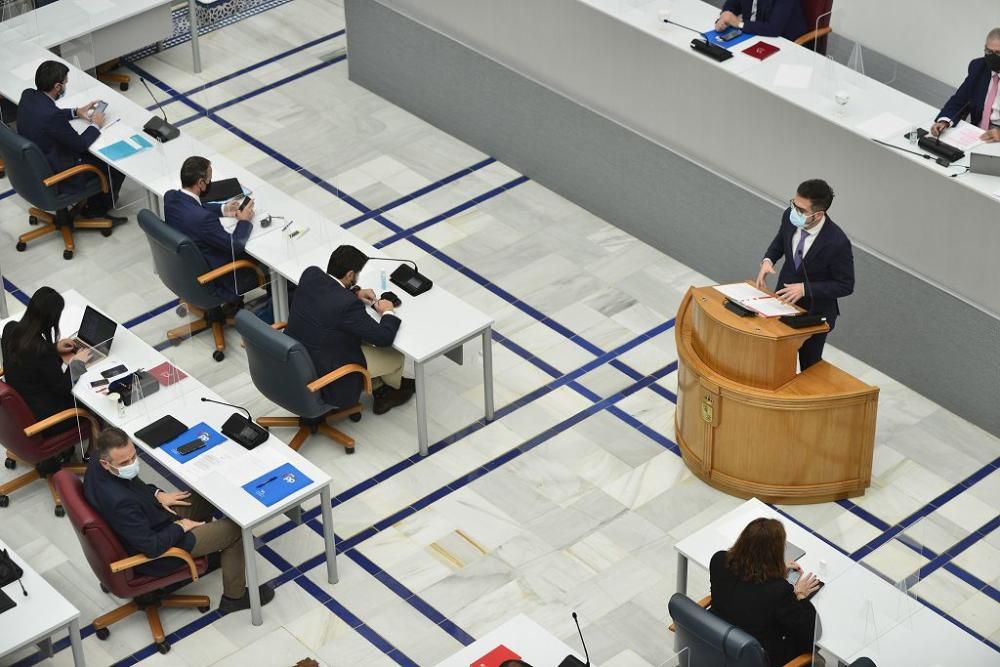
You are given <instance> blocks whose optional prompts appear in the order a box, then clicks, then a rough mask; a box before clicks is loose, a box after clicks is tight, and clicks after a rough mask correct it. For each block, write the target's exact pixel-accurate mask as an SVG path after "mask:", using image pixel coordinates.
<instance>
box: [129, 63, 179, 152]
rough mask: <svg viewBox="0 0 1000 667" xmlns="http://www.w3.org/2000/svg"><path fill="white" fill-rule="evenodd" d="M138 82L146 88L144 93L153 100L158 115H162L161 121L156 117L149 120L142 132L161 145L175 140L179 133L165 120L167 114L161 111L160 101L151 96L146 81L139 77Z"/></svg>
mask: <svg viewBox="0 0 1000 667" xmlns="http://www.w3.org/2000/svg"><path fill="white" fill-rule="evenodd" d="M139 81H142V85H143V87H145V88H146V92H147V93H149V96H150V97H152V98H153V102H154V103H155V104H156V108H158V109H159V110H160V113H161V114H162V115H163V118H162V119H160V118H157V117H156V116H153V117H152V118H150V119H149V120H148V121H147V122H146V124H145V125H143V126H142V129H143V131H144V132H145V133H146V134H148V135H149V136H151V137H153V138H154V139H156V140H157V141H159V142H160V143H161V144H165V143H167V142H168V141H170V140H171V139H176V138H177V137H179V136H181V131H180V130H178V129H177V128H176V127H174V126H173V125H171V124H170V122H169V121H168V120H167V112H166V111H164V110H163V105H162V104H160V100H158V99H156V95H154V94H153V91H152V90H151V89H150V87H149V84H147V83H146V80H145V79H144V78H142V77H141V76H140V77H139Z"/></svg>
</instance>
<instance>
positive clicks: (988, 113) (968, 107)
mask: <svg viewBox="0 0 1000 667" xmlns="http://www.w3.org/2000/svg"><path fill="white" fill-rule="evenodd" d="M998 88H1000V28H994V29H993V30H991V31H990V32H989V34H988V35H986V46H985V48H984V56H983V57H982V58H976V59H975V60H973V61H972V62H970V63H969V70H968V72H967V73H966V76H965V81H963V82H962V85H961V86H959V87H958V90H956V91H955V94H954V95H952V96H951V97H950V98H949V99H948V101H947V102H945V105H944V106H943V107H941V111H940V112H939V113H938V115H937V121H936V122H935V123H934V125H932V126H931V133H932V134H934V135H937V134H940V133H941V131H942V130H944V129H946V128H948V127H953V126H955V125H956V124H958V121H960V120H962V119H964V118H966V117H968V119H969V122H970V123H972V124H973V125H976V126H978V127H980V128H982V129H983V130H986V131H989V130H990V129H991V128H992V129H994V130H995V132H993V133H991V134H993V135H995V136H993V137H992V138H991V140H992V141H1000V94H998V92H997V90H998ZM987 101H989V104H987Z"/></svg>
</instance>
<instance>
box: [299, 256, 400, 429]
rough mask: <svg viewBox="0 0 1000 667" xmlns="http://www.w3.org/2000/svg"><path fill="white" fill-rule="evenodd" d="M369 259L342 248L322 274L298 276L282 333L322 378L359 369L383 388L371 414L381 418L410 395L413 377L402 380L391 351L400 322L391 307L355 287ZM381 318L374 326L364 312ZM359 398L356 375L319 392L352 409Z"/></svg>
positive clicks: (313, 272)
mask: <svg viewBox="0 0 1000 667" xmlns="http://www.w3.org/2000/svg"><path fill="white" fill-rule="evenodd" d="M367 262H368V257H367V256H366V255H365V254H364V253H363V252H361V251H360V250H358V249H357V248H355V247H354V246H349V245H342V246H340V247H338V248H337V249H336V250H334V251H333V253H331V255H330V261H329V263H328V264H327V267H326V272H325V273H324V272H323V270H322V269H320V268H319V267H318V266H310V267H309V268H308V269H306V270H305V271H304V272H303V273H302V278H301V279H300V280H299V285H298V288H297V289H296V290H295V301H293V302H292V309H291V313H290V314H289V316H288V327H287V328H286V329H285V333H286V334H288V335H289V336H291V337H292V338H294V339H295V340H297V341H299V342H300V343H302V344H303V345H304V346H305V348H306V349H307V350H308V351H309V356H310V358H312V361H313V364H314V365H315V366H316V372H317V373H318V374H319V375H325V374H327V373H329V372H330V371H332V370H334V369H336V368H340V367H341V366H343V365H345V364H361V365H362V366H365V367H366V368H367V369H368V372H369V373H371V375H372V377H373V378H381V379H382V382H383V385H382V387H380V388H379V389H378V390H376V391H375V406H374V409H373V412H374V413H375V414H377V415H380V414H383V413H386V412H388V411H389V410H391V409H392V408H394V407H396V406H398V405H402V404H403V403H406V402H407V401H408V400H410V397H411V396H413V393H414V390H415V385H414V381H413V379H412V378H404V377H403V355H402V354H401V353H399V352H397V351H396V350H393V349H392V348H391V346H392V341H393V340H395V338H396V332H397V331H398V330H399V325H400V324H401V320H400V319H399V316H398V315H396V313H395V312H394V310H393V305H392V302H390V301H387V300H385V299H376V297H375V292H374V291H373V290H371V289H361V288H360V287H359V286H358V276H359V275H360V274H361V270H362V269H363V268H364V266H365V264H366V263H367ZM368 306H371V307H373V308H374V309H375V310H376V312H378V314H379V315H380V316H381V319H380V321H377V322H376V321H375V320H374V319H373V318H372V317H371V316H370V315H369V314H368V313H367V312H366V310H365V309H366V308H367V307H368ZM360 395H361V378H360V377H358V375H357V374H356V373H354V374H351V375H348V376H346V377H343V378H341V379H339V380H337V381H336V382H332V383H330V384H329V385H327V386H326V387H324V388H323V390H322V396H323V400H324V401H326V402H327V403H329V404H330V405H335V406H338V407H347V406H350V405H354V404H355V403H357V401H358V397H359V396H360Z"/></svg>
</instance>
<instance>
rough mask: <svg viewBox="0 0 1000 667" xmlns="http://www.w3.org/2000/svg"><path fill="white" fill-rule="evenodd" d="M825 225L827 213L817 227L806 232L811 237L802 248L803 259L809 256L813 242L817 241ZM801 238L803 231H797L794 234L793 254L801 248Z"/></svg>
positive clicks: (807, 238) (808, 237)
mask: <svg viewBox="0 0 1000 667" xmlns="http://www.w3.org/2000/svg"><path fill="white" fill-rule="evenodd" d="M825 223H826V213H824V214H823V217H822V218H821V219H820V221H819V223H818V224H817V225H816V226H815V227H813V228H812V229H807V230H806V231H807V232H809V236H807V237H806V242H805V245H804V246H802V256H803V257H805V256H806V255H808V254H809V248H812V244H813V242H815V241H816V237H817V236H818V235H819V231H820V230H821V229H823V225H824V224H825ZM801 237H802V230H801V229H796V230H795V233H794V234H792V252H793V253H794V252H795V249H796V248H798V247H799V239H800V238H801ZM789 259H791V258H789ZM793 261H794V260H793Z"/></svg>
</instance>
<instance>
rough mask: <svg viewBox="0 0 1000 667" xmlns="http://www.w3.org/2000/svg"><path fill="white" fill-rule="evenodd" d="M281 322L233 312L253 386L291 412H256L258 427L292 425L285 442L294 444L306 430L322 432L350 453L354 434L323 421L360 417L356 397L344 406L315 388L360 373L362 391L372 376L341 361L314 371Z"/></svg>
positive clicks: (369, 385) (368, 388)
mask: <svg viewBox="0 0 1000 667" xmlns="http://www.w3.org/2000/svg"><path fill="white" fill-rule="evenodd" d="M283 328H284V323H282V322H276V323H275V324H274V325H273V326H270V325H268V324H266V323H264V321H263V320H261V319H260V318H259V317H257V316H256V315H254V314H253V313H249V312H247V311H245V310H244V311H240V312H238V313H236V330H237V331H239V332H240V335H241V336H243V344H244V346H245V347H246V350H247V361H248V362H249V363H250V378H251V379H252V380H253V383H254V386H256V387H257V389H259V390H260V393H262V394H264V396H266V397H267V398H268V399H269V400H271V401H273V402H275V403H277V404H278V405H280V406H281V407H282V408H284V409H285V410H288V411H289V412H291V413H292V414H293V415H296V416H295V417H261V418H259V419H258V420H257V423H258V424H260V425H261V426H263V427H264V428H270V427H272V426H278V427H297V428H298V432H296V434H295V437H294V438H292V441H291V442H290V443H289V445H290V446H291V448H292V449H295V450H298V448H299V447H301V446H302V443H303V442H305V439H306V438H308V437H309V435H310V434H311V433H316V432H319V433H322V434H323V435H325V436H326V437H328V438H330V439H331V440H334V441H335V442H339V443H340V444H341V445H343V446H344V449H345V450H346V451H347V453H348V454H353V453H354V438H352V437H350V436H348V435H347V434H345V433H343V432H341V431H338V430H337V429H335V428H333V427H332V426H330V425H329V423H327V422H328V421H339V420H341V419H345V418H349V419H350V420H351V421H355V422H356V421H359V420H360V419H361V403H355V404H354V405H351V406H348V407H342V406H334V405H329V404H328V403H326V402H324V401H323V396H322V394H321V393H320V389H322V388H323V387H325V386H327V385H328V384H330V383H331V382H334V381H335V380H339V379H340V378H342V377H344V376H346V375H350V374H351V373H360V374H361V376H362V378H364V379H363V382H364V391H365V393H368V394H370V393H372V378H371V375H369V374H368V369H367V368H365V367H364V366H361V365H358V364H347V365H345V366H341V367H340V368H337V369H335V370H333V371H330V372H329V373H327V374H326V375H324V376H323V377H317V376H316V367H315V366H314V365H313V362H312V358H311V357H310V356H309V352H308V350H306V348H305V346H304V345H302V343H300V342H298V341H297V340H295V339H294V338H292V337H291V336H287V335H285V334H284V333H283V332H282V331H281V329H283Z"/></svg>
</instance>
